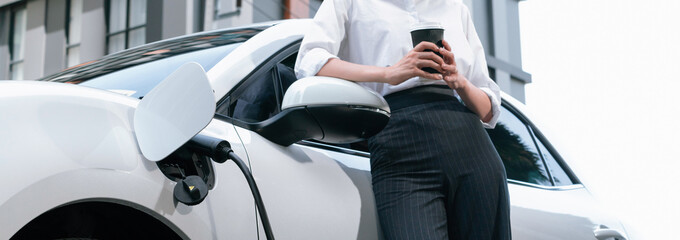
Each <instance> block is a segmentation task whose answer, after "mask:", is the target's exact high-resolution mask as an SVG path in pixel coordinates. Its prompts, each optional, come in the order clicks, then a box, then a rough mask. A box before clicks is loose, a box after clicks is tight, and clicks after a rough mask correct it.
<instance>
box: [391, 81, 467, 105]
mask: <svg viewBox="0 0 680 240" xmlns="http://www.w3.org/2000/svg"><path fill="white" fill-rule="evenodd" d="M384 98H385V101H387V104H389V105H390V110H392V111H395V110H398V109H401V108H405V107H410V106H414V105H419V104H424V103H431V102H438V101H445V100H454V101H456V102H458V98H456V96H454V94H453V90H452V89H451V88H449V87H448V86H446V85H438V84H437V85H425V86H418V87H414V88H409V89H406V90H402V91H399V92H395V93H390V94H388V95H385V97H384Z"/></svg>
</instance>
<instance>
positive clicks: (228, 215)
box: [0, 20, 626, 239]
mask: <svg viewBox="0 0 680 240" xmlns="http://www.w3.org/2000/svg"><path fill="white" fill-rule="evenodd" d="M309 23H310V22H309V20H288V21H283V22H275V23H263V24H258V25H251V26H247V27H240V28H232V29H226V30H219V31H212V32H204V33H198V34H193V35H189V36H182V37H177V38H173V39H169V40H164V41H160V42H155V43H150V44H147V45H143V46H140V47H136V48H133V49H128V50H125V51H122V52H119V53H115V54H112V55H108V56H105V57H103V58H101V59H99V60H96V61H92V62H89V63H85V64H82V65H80V66H76V67H73V68H70V69H67V70H64V71H62V72H60V73H57V74H54V75H51V76H47V77H44V78H42V79H39V81H0V169H1V170H0V171H2V175H1V176H2V178H1V179H0V239H8V238H13V239H44V238H48V239H55V238H85V239H86V238H92V239H107V238H112V239H129V238H153V239H267V238H272V237H276V238H279V239H381V238H382V236H381V231H380V224H379V222H378V218H377V213H376V209H375V204H374V198H373V192H372V189H371V176H370V162H369V153H368V152H367V146H366V141H365V139H366V138H367V137H370V136H371V135H373V134H375V133H376V132H378V131H380V129H381V128H382V127H383V126H384V125H385V124H386V122H387V121H388V120H389V113H390V110H389V106H388V105H387V103H386V102H385V101H384V99H383V98H382V97H381V96H379V95H378V94H376V93H374V92H371V91H369V90H367V89H365V88H363V87H360V86H359V85H357V84H355V83H352V82H349V81H344V80H340V79H333V78H323V77H312V78H306V79H300V80H297V79H296V78H295V76H294V74H293V67H294V64H295V58H296V55H297V51H298V49H299V45H300V42H301V40H302V37H303V35H304V31H305V29H307V25H308V24H309ZM532 119H533V118H532V117H530V113H529V112H528V111H526V110H525V109H524V107H523V105H522V104H521V103H519V102H518V101H517V100H514V99H513V98H512V97H510V96H508V95H505V94H504V95H503V103H502V115H501V118H500V121H499V123H498V125H497V126H496V128H495V129H490V130H488V133H489V136H490V138H491V139H492V141H493V142H494V145H495V146H496V148H497V150H498V153H499V154H500V156H501V158H502V159H503V163H504V164H505V167H506V172H507V175H508V187H509V191H510V202H511V204H512V208H511V220H512V234H513V237H514V238H515V239H625V238H626V234H625V230H624V228H623V226H622V225H621V224H620V223H619V222H618V220H616V219H615V218H613V217H612V216H611V215H610V214H607V213H606V212H605V211H604V210H602V209H601V208H600V206H599V205H598V203H597V201H596V200H594V199H593V197H592V196H591V194H590V193H589V192H588V190H587V189H586V187H585V186H583V185H582V183H581V182H580V181H579V179H578V178H577V176H576V175H575V173H574V172H573V171H571V170H570V168H569V166H568V164H567V163H568V160H569V159H567V158H566V157H565V158H563V157H562V155H560V153H562V151H568V150H565V149H559V146H556V145H555V146H554V145H553V144H551V143H550V142H549V141H548V140H549V139H550V136H548V135H547V134H545V135H544V134H543V133H542V132H541V131H540V130H539V128H538V127H537V124H535V123H534V122H533V121H532ZM201 139H203V140H205V141H203V140H201ZM206 139H207V140H206ZM202 141H203V143H201V142H202ZM206 142H207V143H206ZM558 150H559V151H558ZM564 156H566V155H564ZM237 158H238V159H239V160H237ZM254 196H255V197H254ZM265 209H266V211H265ZM264 213H266V214H264Z"/></svg>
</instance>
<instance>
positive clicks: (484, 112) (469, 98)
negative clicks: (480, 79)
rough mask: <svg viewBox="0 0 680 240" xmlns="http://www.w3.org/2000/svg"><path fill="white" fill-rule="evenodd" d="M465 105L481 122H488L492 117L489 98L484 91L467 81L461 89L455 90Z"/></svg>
mask: <svg viewBox="0 0 680 240" xmlns="http://www.w3.org/2000/svg"><path fill="white" fill-rule="evenodd" d="M456 92H457V93H458V95H459V96H460V98H461V99H462V100H463V102H464V103H465V105H466V106H467V107H468V108H469V109H470V110H472V112H474V113H475V114H477V116H479V119H481V120H482V122H489V121H491V118H493V111H492V109H491V100H490V99H489V96H488V95H486V93H485V92H484V91H482V90H481V89H479V88H477V87H476V86H474V85H472V84H470V83H468V84H467V86H466V87H465V88H464V89H462V91H461V90H456Z"/></svg>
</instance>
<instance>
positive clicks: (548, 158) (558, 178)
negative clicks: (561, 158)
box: [536, 138, 573, 186]
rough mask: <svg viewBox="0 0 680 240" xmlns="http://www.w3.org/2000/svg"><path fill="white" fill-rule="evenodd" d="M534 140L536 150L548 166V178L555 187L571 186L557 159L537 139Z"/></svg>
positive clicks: (569, 179)
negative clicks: (550, 178)
mask: <svg viewBox="0 0 680 240" xmlns="http://www.w3.org/2000/svg"><path fill="white" fill-rule="evenodd" d="M536 140H537V141H536V144H537V145H538V150H539V151H540V152H541V156H543V160H544V162H545V164H546V165H547V166H548V171H549V172H550V176H551V177H552V180H553V183H554V184H555V186H566V185H572V184H573V182H572V181H571V178H569V175H567V173H566V172H565V171H564V169H563V168H562V166H560V164H559V163H558V162H557V159H555V157H554V156H553V155H552V154H551V153H550V151H548V148H546V147H545V145H544V144H543V142H541V141H540V140H539V139H538V138H537V139H536Z"/></svg>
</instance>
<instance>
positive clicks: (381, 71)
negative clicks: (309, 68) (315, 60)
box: [316, 58, 386, 82]
mask: <svg viewBox="0 0 680 240" xmlns="http://www.w3.org/2000/svg"><path fill="white" fill-rule="evenodd" d="M316 75H317V76H326V77H336V78H342V79H346V80H350V81H354V82H386V80H385V79H386V77H385V68H383V67H376V66H367V65H360V64H356V63H351V62H347V61H343V60H340V59H337V58H331V59H329V60H328V62H326V64H325V65H323V67H321V69H320V70H319V72H318V73H317V74H316Z"/></svg>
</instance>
